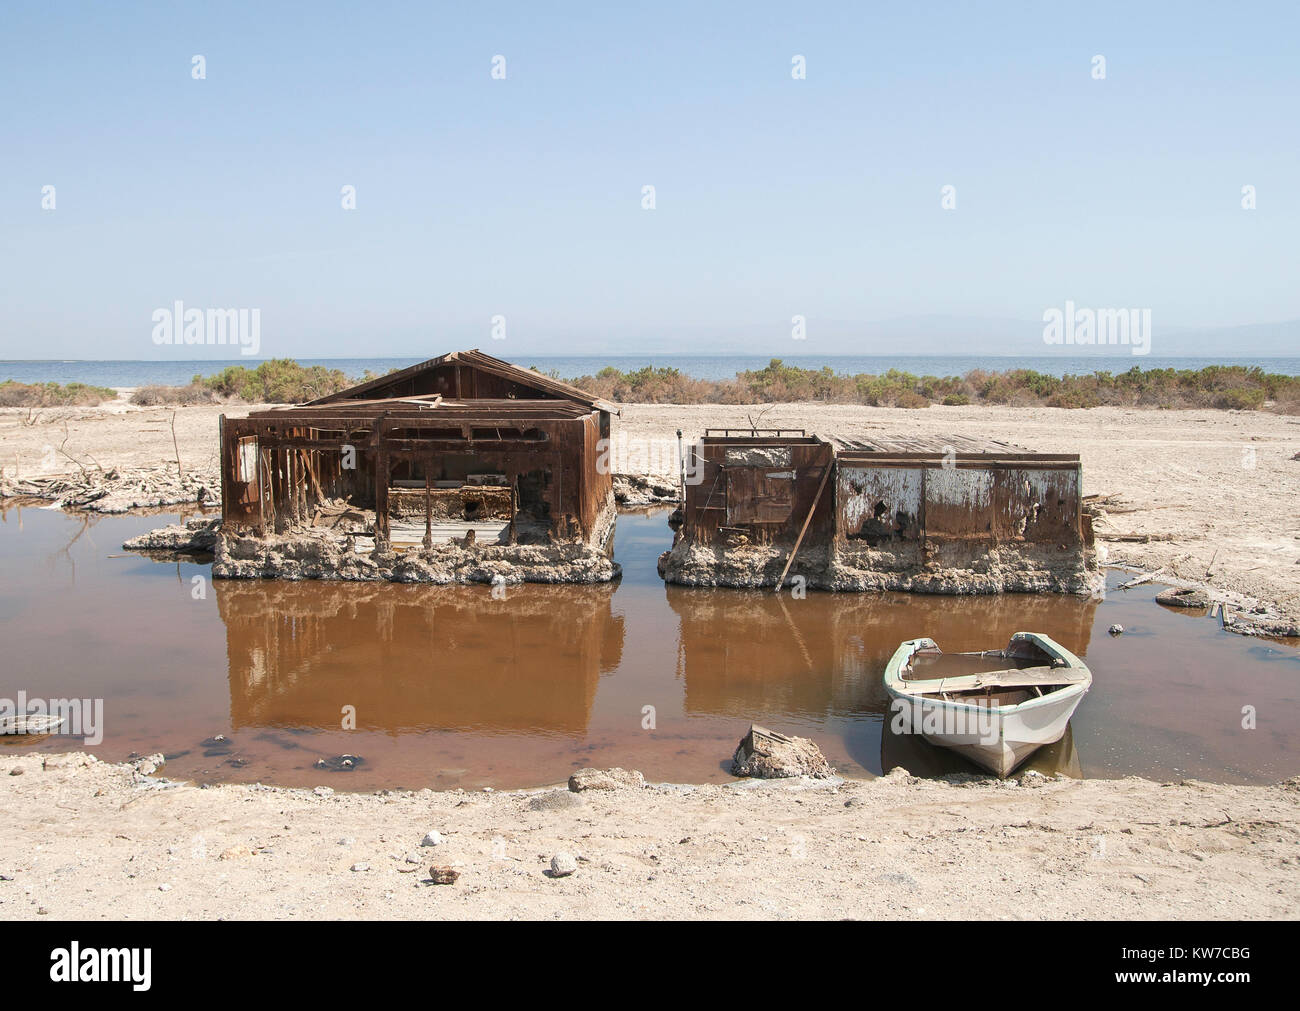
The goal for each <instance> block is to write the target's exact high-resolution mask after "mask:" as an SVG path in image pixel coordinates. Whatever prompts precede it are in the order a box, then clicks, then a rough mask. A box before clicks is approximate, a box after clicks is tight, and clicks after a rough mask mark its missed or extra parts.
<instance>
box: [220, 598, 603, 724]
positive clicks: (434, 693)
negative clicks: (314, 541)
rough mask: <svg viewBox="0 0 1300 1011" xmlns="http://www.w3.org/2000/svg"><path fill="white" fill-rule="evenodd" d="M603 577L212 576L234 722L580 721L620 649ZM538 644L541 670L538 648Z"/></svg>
mask: <svg viewBox="0 0 1300 1011" xmlns="http://www.w3.org/2000/svg"><path fill="white" fill-rule="evenodd" d="M613 592H614V590H613V587H610V586H584V587H578V586H566V587H544V586H530V587H526V588H520V589H516V590H512V591H511V592H510V597H509V599H508V600H496V599H493V598H492V597H491V596H490V595H489V594H488V593H486V592H485V591H484V590H482V589H471V588H468V587H457V586H447V587H431V586H393V585H370V586H356V585H351V586H344V585H342V584H340V583H337V582H305V583H266V582H256V583H246V582H237V583H231V582H222V583H217V584H216V593H217V606H218V609H219V610H220V613H221V618H222V621H223V622H224V623H225V626H226V648H227V655H228V660H229V672H230V712H231V724H232V726H233V727H234V728H235V729H237V730H238V729H240V728H242V727H249V726H297V727H316V728H320V729H331V730H337V729H338V727H339V725H340V720H341V718H342V717H341V715H340V713H341V711H342V707H343V706H349V705H350V706H355V707H356V719H357V728H358V729H361V730H380V731H386V732H390V733H396V732H399V731H403V730H405V731H410V730H422V729H478V730H489V731H492V730H500V731H511V730H543V731H548V732H552V733H557V734H567V735H576V734H581V733H583V732H584V731H585V730H586V728H587V724H588V721H589V719H590V715H591V705H592V702H593V700H594V699H595V696H596V686H597V682H598V680H599V678H600V674H601V672H602V671H609V670H613V669H614V668H615V667H616V666H617V665H618V663H619V661H620V659H621V656H622V651H623V619H622V618H621V617H617V616H615V615H614V614H612V613H611V610H610V599H611V597H612V596H613ZM539 657H545V658H546V659H545V666H546V670H545V677H541V676H539V675H538V658H539Z"/></svg>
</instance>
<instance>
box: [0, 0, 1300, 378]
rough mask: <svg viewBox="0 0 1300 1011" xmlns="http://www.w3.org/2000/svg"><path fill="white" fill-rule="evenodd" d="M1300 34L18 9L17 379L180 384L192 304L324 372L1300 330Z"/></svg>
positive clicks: (1018, 16) (1269, 11)
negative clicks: (177, 320) (1133, 310)
mask: <svg viewBox="0 0 1300 1011" xmlns="http://www.w3.org/2000/svg"><path fill="white" fill-rule="evenodd" d="M1298 7H1300V5H1297V4H1296V3H1295V2H1293V0H1289V2H1278V3H1259V4H1252V3H1236V4H1231V5H1229V4H1224V3H1221V2H1220V3H1194V2H1190V3H1189V2H1178V3H1141V2H1125V3H1098V2H1084V3H1059V2H1044V3H993V2H990V3H960V4H931V3H915V4H898V3H892V4H887V5H886V4H867V3H849V2H842V3H838V4H821V3H802V2H800V3H796V2H789V3H764V2H747V3H734V4H707V3H654V4H637V5H616V4H590V5H578V4H545V3H539V2H532V3H505V2H498V3H492V4H454V5H453V4H440V5H431V4H423V3H419V4H417V3H410V4H385V3H346V4H340V3H330V2H318V3H302V4H292V5H290V4H273V3H270V4H266V3H248V4H244V3H220V4H217V3H212V4H199V3H174V4H147V3H133V4H108V3H79V4H73V3H58V2H52V3H50V2H41V3H33V2H15V0H6V2H5V5H4V9H3V26H2V27H0V95H3V101H2V102H0V357H5V358H44V357H94V358H145V357H155V356H159V355H160V353H163V352H165V349H159V348H157V347H156V346H154V344H153V343H152V341H151V339H150V333H151V329H152V323H151V313H152V312H153V311H154V309H156V308H159V307H163V306H170V305H171V304H172V302H173V301H174V300H176V299H182V300H183V301H184V302H185V303H186V305H187V306H194V307H255V308H259V309H260V310H261V315H262V352H263V354H268V355H296V356H348V355H379V354H394V355H400V354H420V353H424V352H428V353H431V354H432V353H437V352H440V351H442V350H446V349H449V348H452V347H464V346H475V345H477V346H481V347H484V348H485V349H488V350H492V349H495V350H496V351H497V353H504V352H505V351H507V350H509V351H510V352H513V353H524V352H529V353H553V354H564V353H569V352H575V351H602V350H604V351H607V352H609V353H611V354H614V353H631V352H636V351H639V350H642V349H644V348H645V347H646V346H649V345H652V344H653V345H654V346H656V347H664V346H668V347H676V348H679V349H681V350H683V351H698V352H708V351H710V350H714V349H715V343H714V342H713V336H712V335H715V334H717V335H730V339H732V340H734V339H735V336H736V335H737V334H742V335H750V334H752V345H750V344H747V345H746V346H750V347H752V349H754V350H760V349H761V350H766V348H767V346H768V345H769V344H770V345H772V346H777V345H780V344H781V343H782V342H787V343H788V341H789V330H790V322H789V320H790V317H791V316H793V315H795V314H800V315H804V316H806V317H807V319H808V327H809V339H808V341H807V342H806V343H805V344H804V345H802V346H801V347H800V350H801V351H803V352H805V353H817V352H822V351H831V350H838V351H857V352H864V353H865V352H871V351H880V352H887V353H897V352H899V351H901V350H905V349H903V348H900V347H897V346H888V343H887V342H885V343H883V344H882V343H881V340H880V339H879V338H874V339H873V340H874V342H875V346H869V343H870V342H866V341H864V342H863V343H861V344H857V345H855V344H854V343H853V341H852V338H851V336H850V338H848V339H847V340H846V339H845V338H844V337H843V334H844V333H845V332H849V333H851V330H852V326H853V324H854V322H855V321H871V320H882V319H891V318H894V317H900V316H904V317H905V316H915V315H931V314H936V315H951V316H972V317H990V318H999V319H1002V318H1005V319H1017V320H1026V319H1027V320H1038V319H1040V318H1041V314H1042V312H1043V311H1044V309H1045V308H1047V307H1050V306H1060V305H1062V304H1063V303H1064V301H1065V300H1066V299H1072V300H1074V301H1075V302H1076V303H1077V304H1080V305H1091V306H1098V307H1102V306H1106V307H1143V308H1151V309H1152V311H1153V315H1154V319H1155V327H1156V328H1157V333H1158V332H1159V331H1160V329H1162V328H1163V329H1166V330H1168V329H1169V328H1180V327H1201V326H1228V325H1240V324H1250V323H1267V322H1273V321H1279V320H1294V319H1297V318H1300V269H1298V267H1300V247H1298V245H1297V236H1300V59H1298V58H1297V46H1298V42H1297V39H1300V14H1297V10H1298ZM195 54H201V55H203V56H204V57H205V59H206V73H207V77H206V79H205V80H194V79H193V78H192V77H191V57H192V56H193V55H195ZM496 54H501V55H504V56H505V58H506V73H507V77H506V79H505V80H493V79H492V78H491V75H490V71H491V61H492V58H493V56H494V55H496ZM795 54H802V55H803V56H805V57H806V60H807V79H806V80H793V79H792V78H791V74H790V70H791V58H792V57H793V56H794V55H795ZM1095 54H1102V55H1104V56H1105V58H1106V63H1107V65H1106V79H1105V80H1100V81H1099V80H1094V79H1093V77H1092V73H1091V71H1092V62H1091V61H1092V58H1093V56H1094V55H1095ZM647 184H650V185H653V186H655V187H656V200H657V207H656V209H655V210H653V211H645V210H642V207H641V188H642V186H643V185H647ZM1246 184H1251V185H1254V186H1255V187H1256V188H1257V201H1258V208H1257V209H1256V210H1254V211H1243V210H1242V208H1241V187H1242V186H1243V185H1246ZM46 185H54V186H55V187H56V201H57V204H56V209H55V210H53V211H48V210H43V209H42V207H41V197H42V187H43V186H46ZM344 185H353V186H355V187H356V190H357V209H356V210H355V211H345V210H343V209H342V208H341V207H340V188H341V187H342V186H344ZM945 185H952V186H955V187H956V191H957V208H956V210H953V211H945V210H943V209H942V208H941V206H940V190H941V187H943V186H945ZM496 314H501V315H504V316H505V317H506V320H507V341H506V342H503V343H502V344H494V343H493V342H492V341H491V340H490V339H489V320H490V318H491V317H492V316H493V315H496ZM831 322H834V323H835V324H836V326H837V327H838V329H837V330H836V332H837V333H839V334H841V337H840V338H839V339H838V343H837V345H836V346H834V347H832V346H830V343H828V342H826V341H823V342H822V343H820V344H819V342H818V334H819V332H820V333H823V334H825V333H829V332H830V331H831V329H832V328H831V327H830V326H826V327H823V328H821V330H819V325H820V324H822V323H827V324H829V323H831ZM750 339H751V338H750V337H749V336H745V337H744V340H745V341H749V340H750ZM723 343H725V341H724V340H723V338H722V337H718V341H717V344H716V346H717V347H721V346H722V345H723ZM954 350H960V351H963V352H965V351H972V350H978V349H977V348H954ZM1041 350H1042V349H1041V347H1040V348H1031V349H1027V351H1028V352H1029V353H1037V352H1039V351H1041ZM1165 350H1166V351H1172V350H1173V349H1169V348H1166V349H1165ZM196 356H197V357H213V355H212V354H211V349H197V351H196Z"/></svg>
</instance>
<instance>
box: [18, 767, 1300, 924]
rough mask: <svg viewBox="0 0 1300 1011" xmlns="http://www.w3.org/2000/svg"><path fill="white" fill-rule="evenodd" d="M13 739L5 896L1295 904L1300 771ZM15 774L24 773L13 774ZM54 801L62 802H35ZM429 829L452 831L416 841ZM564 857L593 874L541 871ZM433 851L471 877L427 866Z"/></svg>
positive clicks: (291, 911)
mask: <svg viewBox="0 0 1300 1011" xmlns="http://www.w3.org/2000/svg"><path fill="white" fill-rule="evenodd" d="M144 768H147V766H142V767H141V770H140V771H137V770H136V769H135V768H133V767H131V766H129V765H109V764H106V763H102V762H98V761H96V760H95V759H94V758H93V757H91V756H89V755H85V754H72V755H62V756H55V755H51V756H46V757H45V758H44V759H42V758H41V757H38V756H35V755H30V756H21V757H11V756H5V757H4V758H3V759H0V875H3V878H2V879H0V916H4V917H6V918H9V919H20V918H29V917H33V916H38V915H47V916H49V917H51V918H53V919H61V918H66V919H81V918H86V919H109V918H113V919H120V918H131V919H135V918H141V917H149V918H161V919H181V918H185V917H200V918H205V919H211V918H217V917H229V918H235V919H243V918H256V919H274V918H286V917H293V918H304V919H305V918H321V919H325V918H329V919H337V918H341V917H348V918H356V917H365V918H375V919H379V918H393V919H397V918H400V919H411V918H421V919H423V918H429V917H437V918H440V919H449V918H450V919H516V918H518V919H540V918H547V919H555V918H561V919H563V918H574V919H577V918H607V919H670V918H692V919H700V918H737V917H743V918H752V917H753V916H755V915H758V916H761V917H763V918H764V919H771V918H791V919H795V918H824V919H840V918H845V917H851V918H872V919H880V918H888V919H937V918H946V917H962V918H971V919H1049V918H1052V919H1061V918H1066V917H1071V918H1086V919H1138V918H1140V919H1146V918H1152V917H1156V918H1161V919H1206V918H1209V919H1224V920H1228V919H1282V918H1287V917H1290V916H1293V915H1294V912H1295V909H1296V907H1297V905H1298V904H1300V875H1297V874H1296V873H1295V871H1296V860H1297V856H1296V853H1297V843H1300V781H1297V780H1294V779H1293V780H1289V781H1287V782H1286V783H1282V784H1279V785H1277V786H1267V787H1244V786H1212V785H1209V784H1205V783H1199V782H1194V781H1186V782H1181V783H1168V784H1160V783H1154V782H1151V781H1149V780H1143V779H1136V778H1130V779H1123V780H1109V781H1103V780H1093V781H1082V782H1081V781H1077V780H1063V779H1055V780H1053V779H1047V778H1045V777H1042V776H1023V777H1021V778H1020V779H1019V780H1008V781H1006V782H998V781H996V780H990V779H984V778H982V777H975V776H954V777H951V778H949V779H945V780H921V779H917V778H914V777H911V776H909V775H908V774H907V773H905V772H903V771H902V770H895V772H894V773H893V774H891V775H890V776H887V777H884V778H881V779H877V780H870V781H859V780H838V779H830V780H809V779H794V780H772V781H754V780H746V781H743V782H737V783H734V784H728V785H725V786H687V785H673V784H646V785H644V786H640V787H638V786H634V785H629V786H626V787H624V788H618V789H609V790H588V791H584V792H582V793H574V792H572V791H570V790H569V789H566V788H564V787H562V786H558V787H555V788H551V789H546V790H529V791H510V792H497V793H484V792H465V791H460V790H457V791H447V792H434V791H432V790H420V791H414V792H410V791H384V792H381V793H377V794H342V793H335V792H334V791H333V790H332V789H330V788H329V787H326V786H323V785H322V786H319V787H316V788H315V789H314V790H312V789H292V790H290V789H280V788H275V787H266V786H260V785H255V786H219V787H212V788H208V789H200V788H197V787H194V786H192V785H189V784H186V783H182V782H175V781H169V780H166V779H162V778H159V777H160V776H163V775H165V774H166V767H165V766H164V767H163V768H162V769H160V770H158V771H157V773H156V774H154V775H146V774H144V773H143V769H144ZM15 772H18V773H20V774H14V773H15ZM54 808H58V817H57V818H54V817H48V818H33V817H31V812H32V811H33V810H53V809H54ZM431 832H437V833H438V836H437V837H436V838H437V840H438V842H437V843H436V845H424V846H422V845H421V843H422V841H424V839H425V837H426V835H427V834H428V833H431ZM560 852H567V853H569V854H571V855H573V857H574V858H575V860H574V863H575V864H576V871H574V872H573V873H572V874H568V875H566V876H564V877H553V876H551V875H550V874H548V873H547V871H548V869H549V867H550V861H551V859H552V857H553V856H555V855H556V854H557V853H560ZM431 865H439V866H445V867H451V868H453V869H455V870H456V871H457V872H459V877H458V880H457V881H456V883H455V884H453V885H434V884H433V883H432V881H431V879H430V873H429V868H430V866H431Z"/></svg>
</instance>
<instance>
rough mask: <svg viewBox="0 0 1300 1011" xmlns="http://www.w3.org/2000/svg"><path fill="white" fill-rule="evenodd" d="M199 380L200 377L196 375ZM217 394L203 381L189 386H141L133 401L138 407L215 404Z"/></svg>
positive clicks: (132, 397)
mask: <svg viewBox="0 0 1300 1011" xmlns="http://www.w3.org/2000/svg"><path fill="white" fill-rule="evenodd" d="M195 379H196V380H198V377H197V376H195ZM216 402H217V395H216V393H214V392H213V391H212V390H211V389H209V388H208V387H207V386H205V385H204V384H203V383H202V382H201V381H196V382H192V383H190V384H189V385H188V386H157V385H151V386H141V387H140V388H139V389H138V390H136V391H135V392H134V393H132V394H131V403H133V404H135V405H136V406H137V407H161V406H182V407H191V406H193V405H195V404H214V403H216Z"/></svg>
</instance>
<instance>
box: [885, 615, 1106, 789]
mask: <svg viewBox="0 0 1300 1011" xmlns="http://www.w3.org/2000/svg"><path fill="white" fill-rule="evenodd" d="M1028 635H1029V633H1017V636H1021V637H1024V636H1028ZM1033 638H1034V640H1035V641H1038V642H1041V643H1045V644H1046V645H1047V646H1048V647H1049V648H1051V649H1052V650H1053V651H1054V652H1055V653H1057V654H1058V655H1061V656H1062V657H1064V658H1068V660H1069V661H1072V664H1071V666H1072V667H1073V668H1074V669H1076V670H1081V671H1082V672H1083V674H1084V675H1086V679H1085V680H1083V681H1082V682H1081V683H1077V684H1071V685H1069V686H1067V687H1063V688H1060V689H1058V690H1056V691H1052V692H1050V693H1049V694H1046V695H1043V696H1041V697H1039V698H1034V699H1030V700H1029V701H1027V702H1021V703H1019V704H1017V705H1009V706H997V705H988V704H984V705H981V704H978V703H974V702H969V701H960V700H956V699H940V698H933V697H928V696H925V695H922V694H918V693H917V692H916V691H915V690H904V687H905V685H910V687H911V688H913V689H914V688H915V686H916V682H910V683H906V682H904V681H903V680H902V679H901V674H900V670H901V667H902V662H901V657H902V656H904V655H907V656H910V653H907V650H906V649H905V648H904V647H908V646H911V647H913V648H914V649H932V650H937V647H936V646H935V645H934V642H933V640H928V639H927V640H914V641H913V642H912V643H905V644H904V646H903V647H900V650H899V654H897V655H896V658H895V661H891V665H890V669H889V670H888V671H887V673H886V678H885V689H886V691H888V693H889V695H890V697H891V698H892V699H893V700H894V706H893V712H894V715H895V719H896V721H897V722H896V724H895V729H896V730H897V731H898V732H901V733H911V734H916V735H918V736H920V737H922V738H923V739H924V740H926V741H928V742H929V743H930V744H933V745H936V746H938V747H942V748H948V749H950V750H952V751H954V752H956V753H957V754H959V755H961V756H963V757H964V758H966V759H968V760H969V761H971V762H974V763H975V764H976V765H978V766H980V767H981V768H983V769H986V770H987V771H989V772H991V773H993V774H994V775H995V776H999V777H1005V776H1009V775H1010V774H1011V773H1013V772H1014V771H1015V770H1016V769H1017V768H1019V767H1020V766H1021V765H1022V764H1024V762H1025V761H1026V760H1028V759H1029V758H1030V756H1032V755H1033V754H1034V752H1036V751H1037V750H1038V749H1039V748H1041V747H1043V746H1045V745H1048V744H1055V743H1056V742H1057V741H1059V740H1061V738H1062V737H1064V736H1065V733H1066V730H1067V729H1068V727H1069V723H1070V717H1071V716H1073V715H1074V710H1075V708H1076V707H1077V706H1078V705H1079V702H1080V701H1082V699H1083V696H1084V695H1085V694H1087V692H1088V689H1089V688H1090V687H1091V684H1092V678H1091V674H1090V673H1089V672H1088V671H1087V668H1086V667H1084V666H1083V664H1082V663H1081V662H1079V661H1078V659H1077V658H1076V657H1074V655H1073V654H1070V653H1068V652H1066V651H1064V650H1061V649H1060V648H1059V647H1057V646H1056V644H1055V643H1053V642H1051V640H1048V639H1046V638H1045V637H1041V636H1037V635H1035V636H1033ZM1014 643H1015V640H1013V645H1014Z"/></svg>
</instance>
